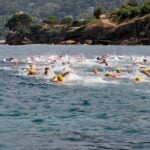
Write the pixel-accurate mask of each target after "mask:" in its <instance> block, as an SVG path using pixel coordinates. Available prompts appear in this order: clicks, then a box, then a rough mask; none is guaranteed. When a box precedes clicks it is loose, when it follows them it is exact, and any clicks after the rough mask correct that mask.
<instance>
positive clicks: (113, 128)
mask: <svg viewBox="0 0 150 150" xmlns="http://www.w3.org/2000/svg"><path fill="white" fill-rule="evenodd" d="M62 53H67V54H71V55H76V54H79V53H83V54H84V55H85V56H86V57H92V56H93V57H94V56H96V55H103V54H105V53H110V54H114V53H115V54H119V55H128V56H131V55H137V56H141V55H142V56H150V51H149V47H146V46H133V47H125V46H50V45H28V46H7V45H4V46H2V45H1V46H0V59H1V60H0V150H3V149H4V150H37V149H38V150H101V149H114V150H116V149H122V150H126V149H127V150H128V149H139V150H141V149H142V150H143V149H144V150H149V149H150V83H149V82H144V83H140V84H134V83H122V82H121V83H120V84H112V83H110V84H105V83H102V84H100V85H90V84H89V85H82V84H80V85H79V84H77V85H75V84H74V85H53V84H48V83H47V82H45V81H44V80H43V79H37V78H28V77H26V76H20V75H17V74H16V72H15V71H12V70H9V69H7V67H8V66H9V64H7V63H5V62H3V58H6V57H17V58H19V59H24V58H25V57H26V56H31V55H51V54H62Z"/></svg>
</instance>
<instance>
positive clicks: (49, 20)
mask: <svg viewBox="0 0 150 150" xmlns="http://www.w3.org/2000/svg"><path fill="white" fill-rule="evenodd" d="M44 22H46V23H48V24H50V25H55V24H57V23H58V19H57V17H55V16H50V17H49V18H47V19H46V20H44Z"/></svg>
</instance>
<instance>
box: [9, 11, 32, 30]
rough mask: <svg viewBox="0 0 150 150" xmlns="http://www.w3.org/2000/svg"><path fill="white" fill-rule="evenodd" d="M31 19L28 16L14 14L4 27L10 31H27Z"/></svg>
mask: <svg viewBox="0 0 150 150" xmlns="http://www.w3.org/2000/svg"><path fill="white" fill-rule="evenodd" d="M31 22H32V17H31V16H30V15H28V14H16V15H14V16H13V17H12V18H10V19H9V20H8V22H7V23H6V27H8V28H9V30H12V31H18V30H25V29H29V28H30V25H31Z"/></svg>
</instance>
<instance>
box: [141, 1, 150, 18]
mask: <svg viewBox="0 0 150 150" xmlns="http://www.w3.org/2000/svg"><path fill="white" fill-rule="evenodd" d="M141 12H142V15H145V14H150V3H145V4H144V6H143V7H142V8H141Z"/></svg>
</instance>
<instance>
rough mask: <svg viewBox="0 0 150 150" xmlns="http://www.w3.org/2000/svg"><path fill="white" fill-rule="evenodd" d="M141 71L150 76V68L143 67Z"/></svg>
mask: <svg viewBox="0 0 150 150" xmlns="http://www.w3.org/2000/svg"><path fill="white" fill-rule="evenodd" d="M140 72H141V73H143V74H145V75H146V76H147V77H150V68H145V69H141V70H140Z"/></svg>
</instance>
